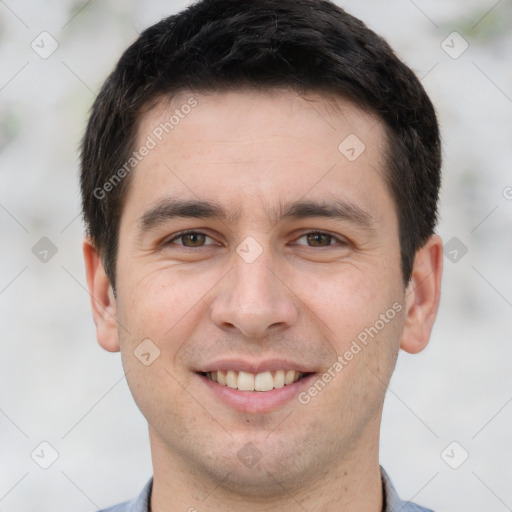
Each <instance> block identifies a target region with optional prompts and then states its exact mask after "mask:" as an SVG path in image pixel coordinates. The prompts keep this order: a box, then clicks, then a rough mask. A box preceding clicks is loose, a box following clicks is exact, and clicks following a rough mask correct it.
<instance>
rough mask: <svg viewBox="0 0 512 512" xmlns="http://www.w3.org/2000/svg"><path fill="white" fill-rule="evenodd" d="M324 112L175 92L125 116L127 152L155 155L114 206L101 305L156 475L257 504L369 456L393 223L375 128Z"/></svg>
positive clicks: (396, 290) (397, 329) (282, 102)
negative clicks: (115, 234) (108, 312)
mask: <svg viewBox="0 0 512 512" xmlns="http://www.w3.org/2000/svg"><path fill="white" fill-rule="evenodd" d="M191 96H193V97H194V98H195V100H197V102H198V103H197V106H195V107H194V108H192V109H183V110H181V112H182V114H183V112H184V111H187V112H188V113H187V114H186V115H182V116H181V117H180V120H179V122H177V123H176V119H174V122H175V124H174V125H173V128H172V129H169V133H168V134H165V132H164V134H163V135H164V136H162V137H161V138H162V140H161V141H158V138H157V137H155V135H154V134H155V129H157V128H158V127H159V126H160V123H165V122H166V121H168V120H169V118H170V116H171V115H172V114H173V112H174V110H175V109H180V106H181V105H184V104H185V103H187V100H188V99H189V98H190V97H191ZM337 105H338V107H339V108H334V107H333V104H332V101H327V100H325V99H322V98H321V97H319V96H314V95H310V96H308V97H307V99H305V98H303V97H300V96H298V95H296V94H295V93H292V92H285V91H280V92H278V91H274V92H265V93H257V92H251V91H243V92H229V93H218V94H209V95H206V94H194V95H192V94H190V95H187V94H186V93H183V94H181V95H180V96H179V97H177V98H175V99H174V101H173V105H172V108H170V107H169V106H168V105H167V104H164V103H161V104H159V105H158V106H157V107H156V108H154V109H153V110H152V111H151V112H149V113H148V114H147V115H145V116H144V117H143V118H142V120H141V122H140V125H139V131H138V141H137V143H136V148H139V147H140V146H142V145H144V144H146V143H147V140H148V139H147V137H148V136H151V137H152V138H153V139H154V141H156V142H157V144H156V147H154V148H153V149H151V150H150V151H149V154H148V155H147V156H145V157H144V158H143V159H142V161H141V162H140V163H139V164H138V165H137V167H136V169H135V170H134V171H133V176H132V181H131V183H130V187H129V192H128V194H127V196H126V202H125V205H124V209H123V214H122V220H121V225H120V238H119V250H118V260H117V301H116V302H117V303H116V306H117V320H118V323H119V326H120V327H119V331H118V332H119V342H120V349H121V352H122V358H123V364H124V368H125V371H126V375H127V380H128V383H129V385H130V388H131V391H132V393H133V395H134V398H135V401H136V402H137V404H138V406H139V407H140V409H141V411H142V412H143V414H144V415H145V417H146V418H147V420H148V422H149V426H150V437H151V443H152V448H153V456H154V459H155V463H156V464H164V462H163V461H164V460H172V461H173V463H174V465H175V466H177V467H180V468H181V469H183V470H184V471H188V472H189V473H190V474H194V473H197V472H200V473H201V474H202V475H203V476H204V475H206V476H207V477H208V478H211V480H212V485H213V483H214V482H217V483H218V482H221V481H223V480H224V483H223V485H224V486H228V487H229V486H232V487H233V488H238V489H240V488H244V489H245V490H246V491H247V492H251V490H253V491H254V492H255V493H256V492H257V493H260V494H264V493H265V489H272V488H274V487H277V486H278V484H277V483H276V482H280V484H279V485H281V484H283V485H285V486H286V484H288V485H291V482H294V485H295V484H297V485H298V484H300V482H302V481H305V480H307V479H308V478H311V474H312V471H313V472H314V473H315V475H321V474H324V473H327V472H329V471H334V470H335V469H336V467H337V466H338V465H339V462H340V461H341V460H344V461H347V460H349V459H350V457H351V456H352V455H353V454H356V453H358V452H359V453H360V452H361V450H362V451H363V452H364V451H365V450H366V452H367V453H368V454H371V456H374V457H375V458H376V456H377V455H376V453H374V451H375V448H374V447H375V445H376V443H375V439H376V437H377V436H378V429H379V423H380V414H381V408H382V402H383V397H384V392H385V388H386V385H387V383H388V381H389V378H390V376H391V373H392V369H393V366H394V362H395V359H396V354H397V351H398V347H399V344H400V337H401V333H402V328H403V324H404V315H403V312H402V311H401V310H402V308H405V304H404V291H405V290H404V286H403V282H402V275H401V270H400V247H399V240H398V224H397V217H396V213H395V208H394V204H393V201H392V198H391V196H390V193H389V191H388V189H387V187H386V185H385V182H384V179H383V176H384V173H385V161H384V154H385V150H386V142H385V134H384V129H383V126H382V124H381V123H380V122H379V121H378V120H376V119H375V118H374V117H372V116H370V115H369V114H368V113H365V112H364V111H362V110H360V109H358V108H357V107H355V106H354V105H352V104H351V103H348V102H346V101H342V100H337ZM156 133H158V134H160V133H161V132H160V131H158V130H157V132H156ZM340 144H341V146H340ZM362 144H364V146H363V145H362ZM359 153H360V154H359ZM184 231H185V232H186V233H185V234H183V232H184ZM363 333H366V336H365V334H363ZM143 340H151V341H145V342H144V343H145V344H144V345H140V344H141V342H143ZM363 340H365V342H363ZM354 341H355V342H356V345H354ZM139 345H140V347H139ZM138 347H139V348H138ZM357 347H359V350H358V348H357ZM158 351H159V353H158ZM347 351H348V352H350V353H351V354H352V357H351V356H350V355H348V354H347V355H345V354H346V353H347ZM148 354H149V355H148ZM137 356H138V357H137ZM155 357H156V359H154V361H153V362H152V363H151V364H149V365H147V363H148V362H150V361H151V360H153V358H155ZM336 362H338V365H337V364H336ZM144 363H146V364H144ZM292 370H295V372H296V373H295V374H294V373H293V372H292ZM218 371H221V372H222V373H221V375H219V373H218ZM228 372H229V374H228ZM239 372H243V373H242V374H241V375H240V374H239ZM268 372H270V375H269V373H268ZM299 372H300V373H299ZM287 374H288V375H287ZM326 374H327V375H330V376H331V378H330V379H329V378H328V377H325V375H326ZM322 376H324V380H323V381H322V382H323V385H322V383H320V384H318V382H317V381H318V380H319V379H320V380H322ZM297 377H300V378H299V380H296V381H295V382H293V383H292V382H291V381H292V380H294V379H295V378H297ZM212 378H213V380H212ZM286 378H287V379H288V380H286ZM225 380H227V385H224V381H225ZM283 380H286V382H287V384H285V383H284V382H283ZM215 381H217V382H215ZM219 381H220V382H219ZM326 381H327V382H326ZM315 383H316V387H315ZM251 386H256V388H257V389H260V390H259V391H258V390H255V391H247V390H239V389H236V388H237V387H241V388H250V387H251ZM269 388H273V389H270V390H269ZM313 388H314V389H316V392H315V391H314V390H313V391H311V389H313ZM264 389H265V390H264ZM269 492H270V491H269Z"/></svg>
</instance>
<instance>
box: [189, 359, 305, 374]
mask: <svg viewBox="0 0 512 512" xmlns="http://www.w3.org/2000/svg"><path fill="white" fill-rule="evenodd" d="M217 370H234V371H238V372H240V371H242V372H248V373H254V374H258V373H262V372H266V371H275V370H296V371H299V372H303V373H312V372H314V370H313V369H312V368H311V367H310V366H306V365H304V364H301V363H298V362H295V361H292V360H290V359H263V360H260V361H249V360H247V359H218V360H216V361H213V362H211V363H207V364H205V365H204V366H202V367H201V368H200V369H198V370H197V372H200V373H208V372H214V371H217Z"/></svg>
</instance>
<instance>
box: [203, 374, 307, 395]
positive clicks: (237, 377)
mask: <svg viewBox="0 0 512 512" xmlns="http://www.w3.org/2000/svg"><path fill="white" fill-rule="evenodd" d="M303 375H304V374H303V373H302V372H299V371H295V370H277V371H275V372H270V371H268V372H262V373H257V374H253V373H248V372H237V371H234V370H227V371H225V370H218V371H214V372H208V373H207V374H206V376H207V377H209V378H210V379H211V380H213V381H214V382H218V383H219V384H221V385H222V386H228V387H230V388H233V389H239V390H240V391H270V390H271V389H274V388H276V389H279V388H282V387H283V386H286V385H289V384H293V383H294V382H296V381H297V380H299V379H300V377H302V376H303Z"/></svg>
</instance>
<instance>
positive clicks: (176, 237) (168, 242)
mask: <svg viewBox="0 0 512 512" xmlns="http://www.w3.org/2000/svg"><path fill="white" fill-rule="evenodd" d="M192 234H194V235H204V236H205V237H208V238H212V237H211V236H209V235H207V234H206V233H203V232H202V231H197V230H192V229H191V230H187V231H181V232H180V233H177V234H176V235H174V236H173V237H172V238H170V239H168V240H166V241H164V244H163V245H171V244H174V243H175V241H176V240H179V239H180V238H182V237H184V236H186V235H192ZM313 234H314V235H323V236H328V237H331V242H332V241H335V242H336V243H330V244H329V245H327V246H323V247H319V248H320V249H322V248H326V247H332V246H336V245H337V244H339V245H343V246H346V245H349V242H348V241H347V240H343V239H340V238H338V237H337V236H335V235H332V234H331V233H329V232H326V231H315V230H311V231H305V232H304V233H301V234H300V236H299V237H298V238H296V239H295V240H294V241H295V242H296V241H297V240H300V239H301V238H303V237H305V236H307V235H313ZM177 245H179V246H181V247H184V248H186V249H199V248H202V247H205V246H204V245H202V246H199V247H188V246H186V245H183V244H177ZM207 245H215V244H207ZM300 245H304V246H306V247H313V248H314V247H315V246H312V245H308V244H307V243H306V244H300Z"/></svg>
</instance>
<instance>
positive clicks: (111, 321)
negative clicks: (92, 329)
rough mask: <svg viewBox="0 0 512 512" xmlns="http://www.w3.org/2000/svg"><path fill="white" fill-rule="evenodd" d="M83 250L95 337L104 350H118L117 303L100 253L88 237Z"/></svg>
mask: <svg viewBox="0 0 512 512" xmlns="http://www.w3.org/2000/svg"><path fill="white" fill-rule="evenodd" d="M83 252H84V260H85V271H86V275H87V286H88V287H89V295H90V297H91V307H92V314H93V318H94V323H95V324H96V338H97V339H98V343H99V344H100V345H101V346H102V347H103V348H104V349H105V350H108V351H109V352H119V336H118V333H117V316H116V315H117V305H116V299H115V297H114V292H113V290H112V286H111V285H110V280H109V278H108V277H107V274H106V273H105V269H104V267H103V263H102V262H101V258H100V255H99V254H98V251H97V250H96V249H95V247H94V245H93V243H92V241H91V240H90V239H89V238H86V239H85V240H84V243H83Z"/></svg>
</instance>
